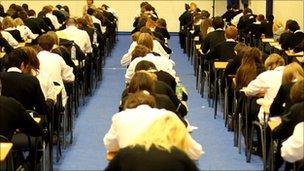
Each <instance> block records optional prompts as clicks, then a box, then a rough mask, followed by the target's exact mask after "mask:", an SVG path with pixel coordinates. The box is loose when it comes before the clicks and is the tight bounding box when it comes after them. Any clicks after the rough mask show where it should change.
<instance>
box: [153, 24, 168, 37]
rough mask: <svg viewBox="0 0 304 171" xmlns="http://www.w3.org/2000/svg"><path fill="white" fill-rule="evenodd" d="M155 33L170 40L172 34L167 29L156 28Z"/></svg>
mask: <svg viewBox="0 0 304 171" xmlns="http://www.w3.org/2000/svg"><path fill="white" fill-rule="evenodd" d="M155 32H157V33H160V34H161V35H162V36H163V37H164V38H167V39H170V34H169V32H168V30H167V29H166V28H160V27H156V28H155Z"/></svg>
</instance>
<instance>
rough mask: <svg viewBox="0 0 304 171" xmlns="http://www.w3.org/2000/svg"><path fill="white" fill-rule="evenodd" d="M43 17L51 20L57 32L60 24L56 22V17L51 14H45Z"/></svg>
mask: <svg viewBox="0 0 304 171" xmlns="http://www.w3.org/2000/svg"><path fill="white" fill-rule="evenodd" d="M45 17H47V18H49V19H50V20H51V22H52V24H53V26H54V27H55V29H56V30H58V29H59V28H60V27H61V24H60V23H59V22H58V19H57V17H56V16H55V15H53V14H52V13H47V14H45Z"/></svg>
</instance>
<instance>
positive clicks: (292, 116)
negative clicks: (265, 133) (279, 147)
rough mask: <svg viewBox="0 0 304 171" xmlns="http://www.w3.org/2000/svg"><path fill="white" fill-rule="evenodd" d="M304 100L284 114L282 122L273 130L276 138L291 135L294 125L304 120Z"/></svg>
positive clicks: (284, 137)
mask: <svg viewBox="0 0 304 171" xmlns="http://www.w3.org/2000/svg"><path fill="white" fill-rule="evenodd" d="M303 109H304V102H300V103H296V104H294V105H293V106H291V108H290V109H289V111H288V112H287V113H286V114H284V115H283V116H282V123H281V124H280V125H279V126H278V127H276V128H275V129H274V130H273V131H272V136H273V138H274V139H281V140H284V139H286V138H288V137H290V136H291V135H292V133H293V130H294V127H295V126H296V125H297V124H298V123H300V122H303V121H304V110H303Z"/></svg>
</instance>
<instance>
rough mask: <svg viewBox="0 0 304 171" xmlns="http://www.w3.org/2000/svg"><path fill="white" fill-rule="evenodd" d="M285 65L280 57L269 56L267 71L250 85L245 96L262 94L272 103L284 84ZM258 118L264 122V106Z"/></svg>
mask: <svg viewBox="0 0 304 171" xmlns="http://www.w3.org/2000/svg"><path fill="white" fill-rule="evenodd" d="M284 65H285V61H284V59H283V58H282V57H281V56H280V55H278V54H271V55H269V57H268V58H267V59H266V61H265V68H266V69H267V71H265V72H262V73H261V74H259V75H258V76H257V77H256V78H255V79H254V80H252V81H251V82H250V83H249V84H248V86H247V88H246V89H245V94H246V95H247V96H255V95H258V94H261V93H262V94H264V97H263V98H264V99H265V100H267V101H268V102H270V103H272V102H273V99H274V98H275V96H276V95H277V93H278V91H279V88H280V86H281V84H282V76H283V71H284ZM258 118H259V120H260V121H261V122H263V121H264V110H263V108H262V106H261V107H260V111H259V114H258Z"/></svg>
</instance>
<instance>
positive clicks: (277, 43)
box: [269, 42, 280, 47]
mask: <svg viewBox="0 0 304 171" xmlns="http://www.w3.org/2000/svg"><path fill="white" fill-rule="evenodd" d="M269 45H270V46H273V47H276V46H278V45H280V43H279V42H269Z"/></svg>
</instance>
